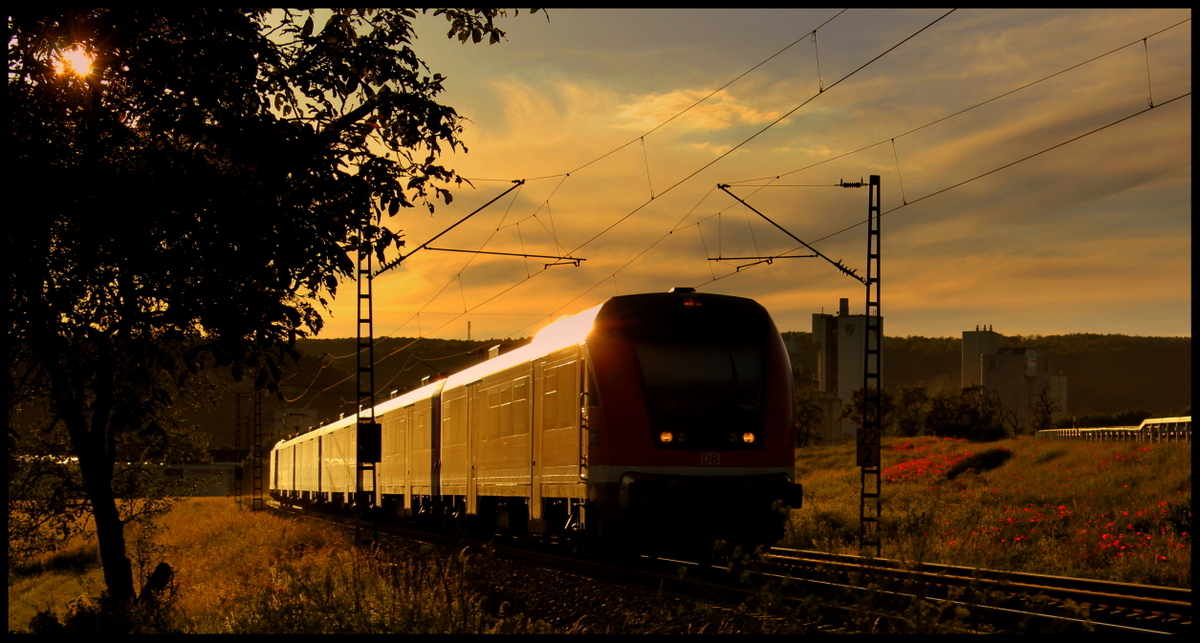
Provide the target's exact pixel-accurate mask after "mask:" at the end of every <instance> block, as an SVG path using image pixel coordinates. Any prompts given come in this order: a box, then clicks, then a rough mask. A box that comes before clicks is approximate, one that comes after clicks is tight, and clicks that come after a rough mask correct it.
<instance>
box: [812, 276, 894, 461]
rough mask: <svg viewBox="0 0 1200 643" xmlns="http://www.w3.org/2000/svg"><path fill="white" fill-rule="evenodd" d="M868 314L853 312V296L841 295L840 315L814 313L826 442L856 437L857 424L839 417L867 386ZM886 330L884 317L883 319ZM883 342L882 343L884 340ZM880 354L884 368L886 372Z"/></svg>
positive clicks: (818, 373) (823, 437)
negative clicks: (865, 369) (853, 313)
mask: <svg viewBox="0 0 1200 643" xmlns="http://www.w3.org/2000/svg"><path fill="white" fill-rule="evenodd" d="M866 332H867V316H866V315H851V314H850V300H849V299H845V298H843V299H841V300H840V302H839V306H838V312H837V314H836V315H827V314H824V313H813V326H812V336H813V342H814V343H816V344H817V382H818V390H819V391H820V392H821V397H822V400H821V401H822V404H823V405H824V410H825V422H824V423H823V425H822V427H821V438H822V443H824V444H840V443H842V442H846V441H852V440H854V439H855V431H856V430H857V425H855V423H854V422H852V421H850V420H849V419H848V418H845V419H839V417H838V416H839V415H841V413H842V408H843V407H845V406H848V405H849V404H850V402H851V400H852V399H853V395H854V391H856V390H858V389H860V388H862V386H863V369H864V368H865V367H866V337H865V335H866ZM879 332H880V333H883V319H882V318H880V319H879ZM880 345H882V344H880ZM882 360H883V357H882V355H880V362H881V363H880V369H879V370H880V372H881V373H882V372H883V364H882Z"/></svg>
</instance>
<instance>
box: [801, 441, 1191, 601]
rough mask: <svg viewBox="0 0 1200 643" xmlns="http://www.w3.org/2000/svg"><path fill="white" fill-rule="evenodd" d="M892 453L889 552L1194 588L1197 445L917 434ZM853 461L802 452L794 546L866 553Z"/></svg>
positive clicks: (886, 517) (848, 449)
mask: <svg viewBox="0 0 1200 643" xmlns="http://www.w3.org/2000/svg"><path fill="white" fill-rule="evenodd" d="M1004 451H1007V452H1009V453H1010V454H1011V455H1008V454H1006V453H1004ZM883 454H884V461H883V467H884V471H883V474H884V476H883V477H884V481H883V489H882V491H883V497H882V499H883V515H882V518H881V523H880V524H881V526H880V529H881V536H882V541H883V552H882V555H883V556H884V557H887V558H901V559H907V560H913V561H924V562H935V563H944V564H953V565H965V566H976V567H986V568H993V569H1011V570H1017V571H1026V572H1034V573H1044V574H1055V575H1062V576H1076V577H1083V578H1097V579H1105V580H1115V581H1122V582H1132V583H1146V584H1156V585H1169V586H1179V587H1190V586H1191V576H1190V570H1191V534H1190V529H1191V527H1190V522H1191V495H1192V491H1191V482H1192V477H1191V445H1190V444H1180V443H1171V444H1157V445H1153V446H1150V445H1143V444H1129V443H1074V442H1045V441H1037V440H1035V439H1033V438H1020V439H1015V440H1003V441H1000V442H995V443H988V444H983V445H980V444H972V443H970V442H965V441H955V440H943V439H937V438H915V439H907V440H905V439H885V441H884V451H883ZM972 456H974V457H972ZM853 462H854V455H853V447H852V446H851V445H845V446H838V447H814V448H809V449H802V450H799V451H798V462H797V471H798V476H799V478H800V480H801V482H803V484H804V492H805V502H804V508H803V509H802V510H800V511H796V512H793V515H792V522H791V526H790V527H791V528H790V530H789V535H788V538H787V539H786V540H785V542H784V544H785V545H788V546H793V547H798V548H805V549H818V550H823V551H830V552H839V553H856V552H857V551H858V550H857V545H856V539H857V537H858V532H859V505H858V502H859V500H858V498H859V488H860V480H859V469H858V468H857V467H855V466H853ZM972 464H973V465H974V467H973V468H971V469H967V470H965V471H963V472H961V473H958V471H961V470H963V469H965V466H966V465H972ZM981 469H982V470H981Z"/></svg>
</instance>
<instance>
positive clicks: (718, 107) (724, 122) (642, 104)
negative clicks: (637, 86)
mask: <svg viewBox="0 0 1200 643" xmlns="http://www.w3.org/2000/svg"><path fill="white" fill-rule="evenodd" d="M709 93H711V92H709V91H704V90H695V89H683V90H676V91H673V92H668V93H664V94H650V95H648V96H643V97H640V98H638V99H636V100H634V101H633V102H630V103H625V104H622V105H619V106H618V107H617V108H616V114H615V121H616V123H617V124H618V125H619V126H621V127H625V128H628V129H633V130H638V131H648V130H650V129H653V128H655V127H657V126H659V125H660V124H662V123H663V122H665V121H667V120H668V119H670V118H672V117H674V116H676V115H677V114H679V113H680V112H682V111H683V110H685V109H687V108H689V107H691V106H692V105H694V104H695V103H696V101H698V100H700V99H702V98H704V97H705V96H707V95H708V94H709ZM782 114H783V112H780V111H776V110H766V111H762V110H758V109H755V108H754V107H751V106H750V105H748V104H746V103H745V102H743V101H741V100H739V99H737V98H735V97H733V95H731V94H730V93H729V92H727V91H726V90H721V91H718V92H717V93H716V94H713V95H712V96H711V97H709V98H708V99H707V100H705V101H704V102H703V103H701V104H699V105H696V106H695V107H692V108H691V109H690V110H689V111H688V112H687V113H685V114H683V115H682V116H679V117H678V118H676V119H675V120H674V121H672V122H671V123H670V124H669V125H668V127H671V128H672V131H680V130H682V131H694V130H723V129H727V128H730V127H735V126H738V125H759V124H764V123H768V122H770V121H773V120H775V119H777V118H779V117H780V116H781V115H782Z"/></svg>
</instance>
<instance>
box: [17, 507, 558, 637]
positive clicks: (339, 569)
mask: <svg viewBox="0 0 1200 643" xmlns="http://www.w3.org/2000/svg"><path fill="white" fill-rule="evenodd" d="M154 531H155V533H153V534H147V535H148V536H150V537H149V538H140V539H139V538H138V537H137V536H138V535H137V534H128V536H130V538H129V540H130V541H131V542H134V543H138V545H137V546H135V547H132V549H133V550H134V551H133V552H132V554H133V555H131V558H133V559H135V562H136V560H138V559H142V558H144V559H145V560H147V561H166V562H167V563H170V564H171V565H172V566H173V567H174V569H175V570H176V575H175V583H174V586H173V588H172V591H171V592H170V594H171V595H170V600H169V609H168V611H167V614H166V615H165V617H164V618H163V619H160V620H159V621H158V622H157V623H155V624H154V625H153V627H151V628H150V629H145V628H143V630H142V631H146V632H148V633H156V632H162V631H164V630H165V631H169V632H184V633H204V634H223V633H238V634H288V633H304V634H319V633H329V634H332V633H357V634H368V633H381V632H392V633H397V632H400V633H414V634H436V633H492V632H498V633H536V632H539V631H541V629H542V627H541V624H537V623H530V622H528V621H526V620H525V619H523V618H521V617H520V616H517V617H513V618H508V619H505V618H497V617H495V616H492V615H489V614H488V613H487V612H486V611H485V610H484V609H482V608H481V607H480V601H479V598H480V597H478V596H476V595H475V594H474V592H472V591H471V590H470V588H468V587H467V586H466V581H465V578H466V574H464V573H463V571H464V570H463V567H464V565H465V564H466V559H465V558H462V557H458V556H454V555H448V554H444V553H437V552H436V551H435V550H434V549H432V548H428V547H423V546H421V545H415V544H414V545H412V551H394V552H389V553H388V554H387V555H383V554H380V553H378V552H371V551H364V550H359V549H356V548H355V547H353V546H352V538H351V537H350V536H348V535H347V534H345V533H343V532H341V531H340V530H338V529H336V528H334V527H332V526H330V525H327V524H322V523H320V522H318V521H312V520H290V519H285V518H280V517H277V516H274V515H270V514H268V513H266V512H251V511H249V510H245V509H241V508H239V507H237V506H236V505H235V504H234V503H233V501H232V500H230V499H227V498H196V499H191V500H186V501H183V502H181V503H180V504H179V505H177V506H176V507H175V508H174V509H173V510H172V511H171V512H170V513H169V514H167V515H166V516H165V517H164V518H163V519H162V520H161V521H160V522H159V523H158V525H157V526H156V528H155V530H154ZM95 547H96V546H95V544H94V543H86V542H83V541H77V542H75V543H72V545H71V546H70V547H69V548H68V549H67V550H66V551H64V552H62V553H60V554H58V555H57V556H55V557H47V561H46V563H47V564H43V565H41V566H40V567H41V569H40V573H35V574H30V575H25V576H21V577H14V575H13V574H12V573H11V571H10V574H9V604H8V608H9V609H8V627H9V630H10V631H20V630H26V629H27V628H28V626H29V624H30V621H31V619H32V618H33V617H34V615H35V614H37V613H38V612H41V611H43V610H47V609H48V610H51V611H53V612H55V613H56V614H57V615H58V616H59V617H62V616H63V615H64V614H66V613H67V611H68V609H69V608H72V607H73V609H74V610H75V611H76V612H78V611H80V609H82V610H83V611H87V610H88V609H95V608H94V605H95V604H94V597H95V596H98V595H99V593H100V590H101V589H102V581H101V576H100V572H99V568H98V564H99V560H98V556H97V554H96V548H95ZM52 558H53V559H55V560H57V562H56V563H54V564H49V561H50V560H51V559H52Z"/></svg>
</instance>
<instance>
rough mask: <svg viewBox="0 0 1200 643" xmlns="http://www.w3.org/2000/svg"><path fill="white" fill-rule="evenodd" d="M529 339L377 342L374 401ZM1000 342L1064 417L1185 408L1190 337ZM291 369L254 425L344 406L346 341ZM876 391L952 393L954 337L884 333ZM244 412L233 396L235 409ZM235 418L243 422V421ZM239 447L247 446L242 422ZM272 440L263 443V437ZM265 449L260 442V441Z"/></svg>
mask: <svg viewBox="0 0 1200 643" xmlns="http://www.w3.org/2000/svg"><path fill="white" fill-rule="evenodd" d="M783 335H784V337H785V338H787V339H791V340H793V341H794V342H795V346H796V348H797V352H796V353H795V354H794V355H793V357H794V359H795V363H794V364H793V366H794V367H795V369H796V371H797V375H798V377H801V378H811V377H812V375H813V373H815V372H816V368H817V353H816V348H815V347H814V345H813V343H812V334H811V333H807V332H785V333H783ZM528 341H529V340H528V339H527V338H526V339H518V340H496V339H491V340H483V341H464V340H446V339H425V338H421V339H417V338H406V337H387V338H381V339H379V340H378V341H377V342H376V344H375V362H376V368H375V389H376V392H377V401H382V400H385V399H387V398H388V397H389V396H390V395H391V394H392V392H393V391H396V392H398V393H403V392H405V391H408V390H411V389H413V388H416V387H418V386H420V385H421V379H422V378H424V377H426V376H432V377H437V376H438V375H446V374H450V373H455V372H457V371H460V370H462V369H464V368H467V367H469V366H471V365H473V364H476V363H478V362H480V361H483V360H484V359H486V358H487V352H488V349H489V348H490V347H492V346H496V345H503V346H504V349H503V350H505V351H507V350H508V349H510V348H512V347H515V346H518V345H521V344H524V343H526V342H528ZM1004 345H1005V346H1014V347H1015V346H1023V347H1028V348H1033V349H1035V350H1037V352H1038V357H1039V359H1043V358H1045V359H1049V360H1050V368H1051V372H1053V373H1054V374H1056V375H1057V374H1059V373H1060V372H1061V373H1062V374H1063V375H1065V376H1067V378H1068V409H1067V413H1068V414H1074V415H1085V414H1095V413H1117V412H1120V411H1125V410H1129V409H1135V408H1143V409H1146V410H1148V411H1149V412H1150V413H1152V414H1154V415H1160V416H1171V415H1178V414H1180V413H1182V412H1183V411H1184V410H1185V409H1186V410H1188V411H1189V412H1190V408H1191V388H1192V340H1191V338H1190V337H1131V336H1128V335H1095V334H1073V335H1046V336H1031V337H1021V336H1014V337H1007V338H1005V340H1004ZM296 348H297V350H298V351H299V352H300V354H301V358H300V363H299V365H297V366H293V367H292V368H290V369H288V370H287V372H286V374H285V379H284V383H283V386H282V387H281V391H282V393H283V395H284V400H283V401H280V400H277V399H276V398H274V397H267V398H265V399H264V401H263V423H264V425H266V426H269V425H272V424H274V423H275V422H276V421H282V422H283V423H285V424H287V425H289V426H291V427H293V428H294V429H304V428H307V426H309V425H320V424H323V423H325V422H327V421H330V420H336V419H337V418H338V417H339V416H340V415H341V414H343V413H351V412H353V410H354V402H355V398H356V394H355V386H356V381H355V377H354V374H355V366H356V361H355V355H356V349H355V339H354V338H339V339H303V340H300V341H298V342H297V343H296ZM883 354H884V358H883V359H884V373H883V382H884V387H886V388H888V389H895V388H898V387H901V386H926V387H928V391H929V392H930V393H937V392H947V393H951V392H955V391H957V390H958V388H959V385H960V382H961V381H962V372H961V371H962V366H961V364H962V340H961V339H958V338H953V337H885V338H884V342H883ZM235 409H236V394H234V393H230V394H228V395H226V396H225V397H224V398H223V399H222V400H221V402H220V403H219V404H218V405H217V406H215V407H214V408H211V409H206V410H203V411H198V412H196V413H193V414H192V415H191V418H192V421H193V422H194V423H195V424H196V425H198V426H200V427H201V428H202V429H204V430H206V431H208V432H209V433H211V434H212V435H213V440H212V446H214V447H215V446H221V445H227V446H232V445H233V443H234V424H235V420H234V418H235V416H236V412H235ZM252 409H253V406H252V403H251V398H250V396H249V394H243V397H242V403H241V412H242V416H243V418H247V417H248V416H249V414H250V412H251V410H252ZM244 421H245V420H244ZM244 426H245V427H247V428H244V429H243V431H244V433H243V436H244V437H243V438H242V444H243V446H245V445H246V444H248V443H249V438H248V437H246V436H248V435H249V428H248V426H249V424H248V423H245V424H244ZM277 438H278V436H273V437H269V438H268V439H269V440H271V441H273V440H274V439H277ZM265 447H266V448H270V444H267V445H265Z"/></svg>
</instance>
